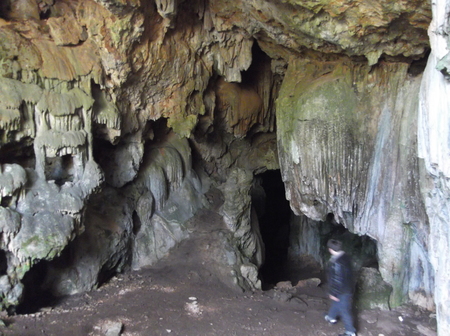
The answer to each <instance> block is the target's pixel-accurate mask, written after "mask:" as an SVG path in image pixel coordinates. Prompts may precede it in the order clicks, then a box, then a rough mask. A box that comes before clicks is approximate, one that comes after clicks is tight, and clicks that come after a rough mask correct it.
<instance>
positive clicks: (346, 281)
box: [328, 253, 354, 297]
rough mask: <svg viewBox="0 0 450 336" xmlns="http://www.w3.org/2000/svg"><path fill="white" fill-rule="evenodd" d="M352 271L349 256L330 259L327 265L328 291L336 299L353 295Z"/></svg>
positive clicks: (344, 255)
mask: <svg viewBox="0 0 450 336" xmlns="http://www.w3.org/2000/svg"><path fill="white" fill-rule="evenodd" d="M353 288H354V282H353V270H352V261H351V258H350V256H349V255H347V254H346V253H344V254H343V255H341V256H339V257H337V258H331V259H330V262H329V264H328V291H329V294H330V295H333V296H336V297H338V296H339V295H342V294H353Z"/></svg>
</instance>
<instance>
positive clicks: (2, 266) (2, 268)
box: [0, 250, 8, 276]
mask: <svg viewBox="0 0 450 336" xmlns="http://www.w3.org/2000/svg"><path fill="white" fill-rule="evenodd" d="M7 269H8V262H7V260H6V252H5V251H3V250H0V276H2V275H5V274H6V270H7Z"/></svg>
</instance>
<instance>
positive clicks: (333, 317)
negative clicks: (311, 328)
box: [325, 300, 341, 323]
mask: <svg viewBox="0 0 450 336" xmlns="http://www.w3.org/2000/svg"><path fill="white" fill-rule="evenodd" d="M339 306H340V302H339V301H333V300H331V305H330V309H329V310H328V314H327V316H328V318H327V317H325V319H326V320H327V321H328V322H330V323H336V322H337V318H338V316H339V315H340V310H341V309H340V307H339Z"/></svg>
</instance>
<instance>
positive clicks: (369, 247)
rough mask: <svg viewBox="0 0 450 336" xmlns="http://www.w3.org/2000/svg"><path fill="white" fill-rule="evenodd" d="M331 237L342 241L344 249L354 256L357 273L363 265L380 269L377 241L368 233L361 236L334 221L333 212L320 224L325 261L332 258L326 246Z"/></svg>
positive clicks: (322, 254)
mask: <svg viewBox="0 0 450 336" xmlns="http://www.w3.org/2000/svg"><path fill="white" fill-rule="evenodd" d="M329 239H337V240H340V241H341V242H342V248H343V250H344V251H345V252H346V253H348V254H350V255H351V256H352V259H353V264H354V269H355V272H356V273H357V272H358V270H359V269H360V268H361V267H371V268H376V269H378V257H377V244H376V241H375V240H374V239H372V238H370V237H369V236H367V235H362V236H360V235H357V234H354V233H351V232H350V231H349V230H347V229H346V228H345V227H344V226H343V225H341V224H338V223H336V222H335V221H334V215H333V214H328V217H327V220H326V221H325V222H323V223H321V224H320V242H321V251H320V252H321V256H322V258H323V260H324V262H326V261H327V260H328V259H329V258H330V253H329V252H328V249H327V247H326V244H327V242H328V240H329Z"/></svg>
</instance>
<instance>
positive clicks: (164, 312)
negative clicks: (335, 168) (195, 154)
mask: <svg viewBox="0 0 450 336" xmlns="http://www.w3.org/2000/svg"><path fill="white" fill-rule="evenodd" d="M214 216H215V215H214V214H212V213H208V211H203V212H202V213H200V214H199V215H197V216H196V219H195V220H197V221H200V222H203V221H205V220H206V219H208V221H209V222H211V220H218V219H217V218H215V219H214ZM201 226H202V225H200V224H199V225H198V227H201ZM194 227H195V225H194ZM200 231H201V230H199V232H200ZM192 237H193V238H192V239H188V240H186V241H184V242H183V243H182V244H180V246H179V247H178V248H176V249H175V250H174V251H173V252H172V253H171V254H170V256H169V257H167V258H166V259H164V260H161V261H160V262H159V263H158V264H157V265H155V266H154V267H149V268H146V269H142V270H140V271H135V272H131V273H127V274H119V275H116V276H115V277H113V278H112V279H111V280H110V281H109V282H108V283H106V284H104V285H103V286H101V287H100V288H99V289H98V290H95V291H92V292H88V293H83V294H78V295H74V296H71V297H67V298H63V299H61V300H60V301H59V302H57V303H53V304H52V305H51V306H47V307H43V308H41V309H39V311H38V312H36V313H33V314H25V315H13V316H5V315H4V316H1V320H2V321H3V324H4V325H3V326H1V327H0V330H1V333H0V334H1V335H4V336H9V335H20V336H38V335H47V336H66V335H67V336H87V335H108V336H117V335H123V336H127V335H128V336H131V335H139V336H160V335H161V336H162V335H164V336H172V335H173V336H208V335H211V336H220V335H224V336H233V335H236V336H253V335H255V336H256V335H258V336H264V335H267V336H293V335H302V336H313V335H321V336H322V335H327V336H328V335H329V336H331V335H336V336H337V335H338V334H339V333H341V332H343V331H344V328H343V325H342V323H341V322H338V323H337V324H335V325H330V324H328V323H327V322H326V321H325V320H324V314H325V312H326V311H327V307H328V304H329V302H328V300H327V297H326V292H325V288H324V287H323V285H319V286H317V284H314V283H308V282H306V283H304V282H300V284H303V285H304V286H303V287H302V286H295V285H296V284H297V280H298V279H301V278H302V277H301V276H300V275H302V276H303V278H308V276H309V277H311V276H319V271H320V270H318V269H315V270H314V267H313V266H311V263H308V262H306V263H299V265H298V272H297V274H298V275H299V277H298V278H297V279H295V277H291V279H294V281H293V285H294V286H290V283H283V284H280V285H278V287H275V288H272V289H270V290H265V291H259V292H255V293H251V292H248V293H240V292H236V291H234V290H232V289H230V288H229V287H227V286H225V285H224V284H222V283H221V281H220V280H219V279H217V278H216V276H215V275H214V274H212V273H211V272H210V271H209V270H210V269H211V268H210V267H207V266H208V265H206V263H205V261H204V258H201V257H199V256H198V255H197V252H198V251H199V249H198V246H199V245H201V244H204V243H205V241H202V239H203V240H205V239H207V238H206V235H203V238H202V235H201V234H197V235H196V234H195V232H194V233H193V235H192ZM356 316H357V318H356V320H357V329H358V335H360V336H381V335H384V336H402V335H404V336H415V335H426V336H432V335H436V332H435V331H434V330H435V329H436V328H435V322H434V321H435V317H434V316H433V314H430V312H427V311H422V310H420V309H419V308H417V307H414V306H403V307H400V308H398V309H395V310H391V311H380V310H370V311H357V312H356Z"/></svg>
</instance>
